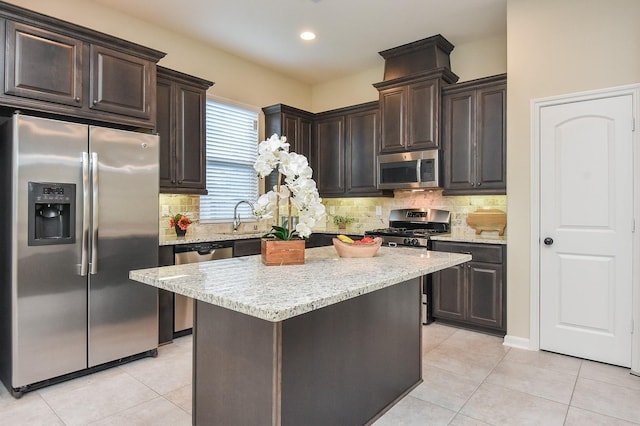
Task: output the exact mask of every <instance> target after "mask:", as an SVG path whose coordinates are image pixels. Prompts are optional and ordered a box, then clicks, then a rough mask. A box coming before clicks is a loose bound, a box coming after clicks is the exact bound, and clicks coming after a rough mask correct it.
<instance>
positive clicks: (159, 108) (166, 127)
mask: <svg viewBox="0 0 640 426" xmlns="http://www.w3.org/2000/svg"><path fill="white" fill-rule="evenodd" d="M174 96H175V94H174V86H173V85H172V84H171V82H170V81H167V80H165V79H161V78H158V85H157V86H156V98H157V105H156V117H157V118H156V132H157V133H158V136H160V187H161V188H171V187H173V186H175V184H176V143H175V142H176V140H175V136H174V135H175V127H176V124H175V119H174V117H175V112H174V107H175V106H174V102H173V99H174Z"/></svg>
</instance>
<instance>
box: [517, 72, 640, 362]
mask: <svg viewBox="0 0 640 426" xmlns="http://www.w3.org/2000/svg"><path fill="white" fill-rule="evenodd" d="M624 95H631V96H632V97H633V101H632V102H633V119H634V123H638V124H635V125H634V127H635V126H636V125H639V124H640V115H639V111H640V84H630V85H625V86H618V87H612V88H606V89H599V90H592V91H586V92H579V93H572V94H567V95H559V96H552V97H547V98H539V99H532V100H531V153H530V157H531V164H530V165H531V181H530V182H531V188H530V194H531V197H530V217H531V221H530V225H531V231H530V232H531V234H530V236H531V238H530V266H531V269H530V281H529V282H530V305H529V308H530V312H529V349H530V350H535V351H538V350H540V211H539V206H540V112H541V110H542V108H543V107H547V106H553V105H561V104H566V103H573V102H579V101H587V100H597V99H602V98H608V97H613V96H624ZM638 133H640V132H638V131H634V133H633V135H632V138H633V185H632V187H633V193H634V194H635V191H636V188H640V147H639V143H640V138H639V136H638ZM633 218H634V223H636V224H637V225H636V226H640V196H636V197H634V201H633ZM637 253H640V232H639V231H638V230H636V231H635V232H634V234H633V265H632V272H631V274H632V280H633V282H632V294H633V301H632V317H633V321H634V325H635V327H634V332H633V335H632V337H631V371H632V372H634V373H637V374H640V259H638V257H639V256H637Z"/></svg>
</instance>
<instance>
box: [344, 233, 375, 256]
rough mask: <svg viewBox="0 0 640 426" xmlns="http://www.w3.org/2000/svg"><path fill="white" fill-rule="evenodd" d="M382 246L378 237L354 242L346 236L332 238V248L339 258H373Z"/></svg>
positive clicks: (364, 238)
mask: <svg viewBox="0 0 640 426" xmlns="http://www.w3.org/2000/svg"><path fill="white" fill-rule="evenodd" d="M381 245H382V238H380V237H375V238H372V237H363V238H362V239H359V240H354V239H352V238H350V237H348V236H346V235H338V236H337V237H336V238H333V247H335V249H336V251H337V252H338V256H340V257H373V256H375V255H376V253H377V252H378V249H380V246H381Z"/></svg>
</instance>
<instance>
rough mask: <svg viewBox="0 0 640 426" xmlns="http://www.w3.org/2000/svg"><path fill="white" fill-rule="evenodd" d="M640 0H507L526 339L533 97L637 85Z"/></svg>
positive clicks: (511, 207)
mask: <svg viewBox="0 0 640 426" xmlns="http://www.w3.org/2000/svg"><path fill="white" fill-rule="evenodd" d="M639 20H640V1H637V0H608V1H601V0H561V1H558V0H536V1H531V0H508V3H507V40H508V43H507V58H508V59H507V73H508V75H509V80H508V88H507V90H508V93H507V99H508V109H507V117H508V118H507V125H508V129H507V141H508V145H507V164H508V166H507V182H508V188H507V191H508V194H509V198H508V205H507V207H508V211H509V236H508V257H507V258H508V262H509V263H508V270H507V282H508V291H507V295H508V301H507V305H508V319H507V324H508V330H507V333H508V334H509V335H511V336H517V337H525V338H526V337H528V336H529V292H530V280H529V274H530V268H529V257H530V243H531V241H530V237H529V233H530V227H531V223H530V214H529V211H530V201H529V197H530V192H531V191H530V148H531V141H530V130H531V129H530V120H531V116H530V114H531V111H530V101H531V99H535V98H540V97H547V96H552V95H560V94H565V93H571V92H576V91H584V90H591V89H599V88H605V87H611V86H617V85H623V84H630V83H637V82H640V52H639V49H640V25H638V22H639Z"/></svg>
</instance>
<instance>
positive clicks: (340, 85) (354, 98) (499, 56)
mask: <svg viewBox="0 0 640 426" xmlns="http://www.w3.org/2000/svg"><path fill="white" fill-rule="evenodd" d="M428 36H429V35H425V37H428ZM444 36H445V37H446V34H445V35H444ZM451 70H452V71H453V72H454V73H456V74H457V75H458V77H460V80H459V81H460V82H462V81H467V80H473V79H475V78H480V77H487V76H490V75H495V74H502V73H504V72H506V71H507V39H506V35H501V36H493V37H487V38H484V39H480V40H476V41H473V42H470V43H466V44H461V45H458V46H456V47H455V48H454V49H453V52H451ZM383 74H384V60H383V59H382V57H380V61H379V64H378V65H377V66H376V67H374V68H371V69H368V70H366V71H363V72H361V73H358V74H354V75H350V76H347V77H344V78H340V79H337V80H332V81H329V82H327V83H323V84H318V85H315V86H314V87H313V88H312V106H311V108H312V109H311V111H312V112H322V111H328V110H330V109H334V108H340V107H344V106H349V105H355V104H360V103H363V102H370V101H376V100H378V90H376V88H375V87H373V83H378V82H380V81H382V78H383Z"/></svg>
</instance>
